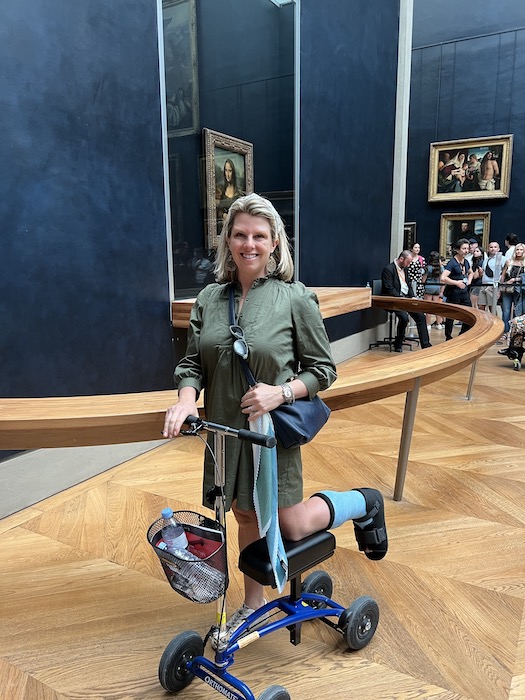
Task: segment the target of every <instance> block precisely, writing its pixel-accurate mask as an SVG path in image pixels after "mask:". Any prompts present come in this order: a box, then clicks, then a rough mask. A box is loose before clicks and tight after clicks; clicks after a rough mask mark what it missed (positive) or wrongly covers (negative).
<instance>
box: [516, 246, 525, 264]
mask: <svg viewBox="0 0 525 700" xmlns="http://www.w3.org/2000/svg"><path fill="white" fill-rule="evenodd" d="M514 257H515V258H516V259H517V260H522V259H523V258H524V257H525V245H524V244H523V243H517V244H516V247H515V248H514Z"/></svg>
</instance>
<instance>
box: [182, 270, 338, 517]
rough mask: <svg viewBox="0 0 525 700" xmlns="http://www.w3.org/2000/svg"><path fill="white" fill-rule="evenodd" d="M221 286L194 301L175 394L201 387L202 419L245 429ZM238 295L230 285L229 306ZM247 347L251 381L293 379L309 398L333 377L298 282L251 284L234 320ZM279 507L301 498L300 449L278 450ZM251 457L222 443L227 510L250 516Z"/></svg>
mask: <svg viewBox="0 0 525 700" xmlns="http://www.w3.org/2000/svg"><path fill="white" fill-rule="evenodd" d="M228 289H229V285H228V284H210V285H208V286H207V287H205V288H204V289H203V290H202V291H201V292H200V294H199V295H198V297H197V299H196V301H195V304H194V306H193V309H192V312H191V316H190V326H189V332H188V347H187V350H186V356H185V357H184V358H183V359H182V360H181V361H180V363H179V364H178V365H177V368H176V370H175V383H176V386H177V388H178V389H182V388H183V387H186V386H192V387H194V388H195V389H196V390H197V392H200V391H201V389H204V410H205V413H206V417H207V418H208V420H210V421H213V422H215V423H221V424H225V425H228V426H230V427H233V428H237V429H240V428H249V427H250V426H249V424H248V419H247V417H246V416H245V415H244V414H243V413H242V412H241V408H240V402H241V398H242V396H243V395H244V394H245V393H246V391H247V389H248V386H247V382H246V379H245V377H244V374H243V371H242V367H241V364H240V362H239V360H238V358H237V356H236V355H235V354H234V353H233V338H232V335H231V333H230V330H229V326H230V319H229V298H228ZM240 296H241V288H240V285H237V286H236V291H235V300H236V304H235V308H236V310H237V309H238V305H239V299H240ZM237 322H238V324H239V325H240V326H241V327H242V328H243V329H244V332H245V336H246V340H247V342H248V347H249V352H250V354H249V356H248V364H249V366H250V369H251V370H252V373H253V374H254V376H255V378H256V379H257V380H258V381H261V382H264V383H266V384H272V385H279V384H284V383H285V382H286V381H288V380H291V379H293V378H295V377H297V378H299V379H300V380H301V381H302V382H303V383H304V384H305V385H306V387H307V389H308V394H309V396H310V397H312V396H315V394H316V393H317V392H318V391H319V390H322V389H326V388H328V387H329V386H330V384H332V382H333V381H334V380H335V378H336V369H335V364H334V361H333V359H332V356H331V353H330V344H329V341H328V337H327V334H326V330H325V327H324V324H323V320H322V317H321V313H320V311H319V305H318V301H317V298H316V296H315V294H314V293H313V292H311V291H309V290H308V289H306V287H305V286H304V285H303V284H302V283H301V282H293V283H289V282H283V281H281V280H279V279H277V278H276V277H265V278H261V279H258V280H256V281H255V282H254V283H253V285H252V288H251V289H250V291H249V292H248V296H247V298H246V300H245V301H244V304H243V307H242V312H241V314H240V316H239V318H238V319H237ZM277 463H278V473H279V507H287V506H292V505H295V504H296V503H300V502H301V501H302V498H303V481H302V464H301V451H300V448H296V449H288V450H285V449H284V448H283V447H282V446H281V445H280V443H278V444H277ZM213 485H214V469H213V462H212V460H211V457H210V455H209V451H208V450H206V454H205V467H204V484H203V503H204V505H205V506H208V507H209V504H208V503H207V502H206V499H205V496H206V492H207V491H208V489H210V488H212V487H213ZM252 493H253V459H252V447H251V444H250V443H248V442H244V441H241V440H233V439H226V483H225V496H226V509H229V508H230V507H231V502H232V500H234V499H235V498H237V506H238V507H239V508H240V509H242V510H253V495H252Z"/></svg>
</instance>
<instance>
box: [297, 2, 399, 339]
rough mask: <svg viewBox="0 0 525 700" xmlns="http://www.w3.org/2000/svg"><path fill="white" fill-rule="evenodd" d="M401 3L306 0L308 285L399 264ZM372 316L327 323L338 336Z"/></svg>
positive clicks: (303, 255) (303, 272)
mask: <svg viewBox="0 0 525 700" xmlns="http://www.w3.org/2000/svg"><path fill="white" fill-rule="evenodd" d="M398 23H399V3H398V2H382V0H375V1H373V2H370V0H324V2H322V3H321V2H318V1H317V0H302V2H301V174H300V185H299V186H300V248H299V250H300V279H301V281H302V282H304V283H305V284H306V285H309V286H345V285H346V286H352V285H354V286H364V285H365V284H366V282H367V281H369V280H372V279H376V278H378V277H379V276H380V273H381V269H382V267H383V266H384V265H385V264H386V263H387V262H388V261H389V258H390V225H391V216H392V169H393V153H394V123H395V98H396V74H397V51H398ZM372 320H374V319H373V316H372V315H371V314H353V315H350V316H348V317H346V318H345V320H341V319H339V320H337V321H334V322H333V323H329V324H327V326H328V327H329V330H330V335H331V339H332V340H335V339H336V337H344V336H345V335H348V334H349V333H355V332H357V331H358V330H361V328H362V327H364V326H363V324H365V325H370V323H371V322H372Z"/></svg>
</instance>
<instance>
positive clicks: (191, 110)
mask: <svg viewBox="0 0 525 700" xmlns="http://www.w3.org/2000/svg"><path fill="white" fill-rule="evenodd" d="M162 19H163V29H164V65H165V76H166V118H167V123H168V137H172V136H186V135H187V134H194V133H195V132H197V131H198V130H199V85H198V72H197V32H196V13H195V0H162Z"/></svg>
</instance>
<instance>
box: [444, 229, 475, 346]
mask: <svg viewBox="0 0 525 700" xmlns="http://www.w3.org/2000/svg"><path fill="white" fill-rule="evenodd" d="M452 250H453V251H454V255H453V256H452V257H451V258H450V260H449V261H448V263H447V264H446V265H445V269H444V270H443V273H442V275H441V283H442V284H444V285H446V287H445V297H446V299H447V302H448V303H449V304H460V305H461V306H472V303H471V301H470V296H469V293H468V288H469V285H470V283H471V281H472V270H471V268H470V265H469V262H468V260H466V255H467V254H468V252H469V242H468V239H466V238H460V239H459V240H458V241H456V242H455V243H454V245H453V246H452ZM453 326H454V319H453V318H447V319H446V320H445V340H452V328H453ZM469 328H470V326H469V325H468V324H467V323H462V324H461V330H460V332H459V334H460V335H461V334H462V333H465V332H466V331H468V329H469Z"/></svg>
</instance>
